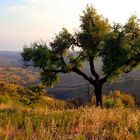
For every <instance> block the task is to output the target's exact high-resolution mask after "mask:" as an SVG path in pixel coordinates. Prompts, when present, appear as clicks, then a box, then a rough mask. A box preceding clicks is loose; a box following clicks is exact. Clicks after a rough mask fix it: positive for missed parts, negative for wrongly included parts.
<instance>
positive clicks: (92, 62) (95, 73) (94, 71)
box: [89, 56, 100, 80]
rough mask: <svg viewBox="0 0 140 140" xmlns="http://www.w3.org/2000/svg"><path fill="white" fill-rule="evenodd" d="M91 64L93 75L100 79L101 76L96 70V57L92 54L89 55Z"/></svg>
mask: <svg viewBox="0 0 140 140" xmlns="http://www.w3.org/2000/svg"><path fill="white" fill-rule="evenodd" d="M89 65H90V71H91V73H92V75H93V76H94V77H95V79H96V80H99V79H100V76H99V74H98V73H97V72H96V70H95V67H94V58H93V57H92V56H90V57H89Z"/></svg>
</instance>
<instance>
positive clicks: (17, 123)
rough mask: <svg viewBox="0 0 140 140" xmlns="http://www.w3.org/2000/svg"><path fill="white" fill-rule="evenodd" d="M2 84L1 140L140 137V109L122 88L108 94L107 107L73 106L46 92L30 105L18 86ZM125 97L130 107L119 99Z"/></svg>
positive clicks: (132, 139) (136, 139)
mask: <svg viewBox="0 0 140 140" xmlns="http://www.w3.org/2000/svg"><path fill="white" fill-rule="evenodd" d="M1 87H2V88H1V90H0V140H139V139H140V110H139V108H138V107H136V106H134V105H133V102H132V100H131V97H130V96H129V95H125V96H122V95H121V93H120V92H119V91H116V93H115V94H114V95H113V94H111V95H110V96H109V97H106V100H105V107H104V108H97V107H95V106H94V105H92V106H84V107H80V108H70V107H68V103H67V102H65V101H61V100H57V99H54V98H50V97H47V96H43V95H41V96H40V97H39V98H38V100H36V101H34V102H32V103H31V104H30V105H28V104H25V102H21V101H23V100H21V101H20V100H19V99H20V98H23V96H22V97H21V95H19V93H18V92H17V88H18V85H15V84H1ZM34 96H35V95H34ZM25 97H26V98H28V96H25V95H24V98H25ZM31 97H32V96H31ZM31 97H30V98H29V100H30V99H32V98H31ZM115 97H116V99H117V100H116V99H115V100H114V98H115ZM122 97H123V98H127V100H124V99H123V100H124V101H125V102H124V103H125V104H126V103H128V105H127V106H124V105H122V103H121V102H120V101H121V100H118V99H120V98H122ZM114 101H115V104H114V105H113V102H114Z"/></svg>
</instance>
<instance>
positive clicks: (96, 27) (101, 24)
mask: <svg viewBox="0 0 140 140" xmlns="http://www.w3.org/2000/svg"><path fill="white" fill-rule="evenodd" d="M80 21H81V24H80V30H79V32H77V33H74V34H71V33H69V32H68V30H67V29H65V28H63V29H62V31H61V32H59V34H57V35H56V36H55V38H54V39H53V41H51V42H50V43H49V45H47V44H46V43H44V42H41V43H37V42H35V43H34V44H32V46H31V47H29V48H28V47H25V48H24V49H23V52H22V54H21V55H22V58H23V61H25V62H26V64H27V65H32V66H34V67H37V68H40V69H41V80H42V81H43V82H44V83H45V84H46V85H53V84H55V83H56V82H58V80H59V74H60V73H63V74H67V73H70V72H74V73H76V74H78V75H80V76H82V77H83V78H84V79H85V80H87V81H88V82H89V83H90V84H91V85H93V87H94V89H95V90H94V91H95V96H96V104H97V106H102V105H103V101H102V88H103V84H104V83H105V82H107V80H112V79H114V78H115V77H119V76H120V75H121V74H123V73H128V72H130V71H131V70H132V69H133V68H135V67H136V66H138V64H139V63H140V27H139V21H138V19H137V17H136V16H132V17H130V18H129V20H128V21H127V23H126V24H125V25H124V26H122V25H120V24H114V25H113V27H111V25H110V24H109V22H108V20H107V19H105V18H104V17H103V16H101V15H99V14H97V12H96V10H95V9H94V7H93V6H92V5H88V6H87V7H86V9H85V10H84V11H83V15H82V16H80ZM76 48H79V49H76ZM96 58H100V59H101V60H102V63H103V65H102V73H103V74H100V73H98V72H97V70H96V66H95V60H96ZM84 62H88V64H89V69H90V72H91V75H88V74H86V73H85V72H83V71H82V69H81V68H82V66H83V64H84Z"/></svg>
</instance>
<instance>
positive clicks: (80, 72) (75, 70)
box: [72, 67, 95, 85]
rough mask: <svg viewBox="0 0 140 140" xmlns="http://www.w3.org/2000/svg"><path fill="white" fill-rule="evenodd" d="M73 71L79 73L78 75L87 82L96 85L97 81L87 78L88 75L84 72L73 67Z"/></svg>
mask: <svg viewBox="0 0 140 140" xmlns="http://www.w3.org/2000/svg"><path fill="white" fill-rule="evenodd" d="M72 71H73V72H75V73H77V74H78V75H81V76H82V77H83V78H84V79H85V80H87V81H88V82H89V83H91V84H93V85H95V81H94V80H93V79H92V78H91V77H89V76H87V75H86V74H85V73H84V72H82V71H81V70H80V69H78V68H76V67H73V68H72Z"/></svg>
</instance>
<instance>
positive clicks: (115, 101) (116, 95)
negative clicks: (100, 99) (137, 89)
mask: <svg viewBox="0 0 140 140" xmlns="http://www.w3.org/2000/svg"><path fill="white" fill-rule="evenodd" d="M104 106H105V107H106V108H112V107H134V106H135V98H134V97H133V96H132V95H130V94H128V93H125V92H124V93H123V92H121V91H119V90H116V91H114V92H112V91H111V92H110V93H109V95H108V96H107V97H106V99H105V101H104Z"/></svg>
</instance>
